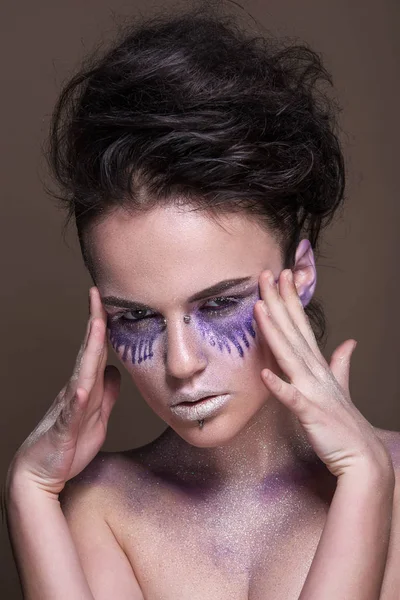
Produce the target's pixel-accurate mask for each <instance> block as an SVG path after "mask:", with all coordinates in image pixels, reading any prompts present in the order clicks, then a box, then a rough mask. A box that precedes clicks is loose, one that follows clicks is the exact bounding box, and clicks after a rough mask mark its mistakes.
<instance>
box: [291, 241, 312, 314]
mask: <svg viewBox="0 0 400 600" xmlns="http://www.w3.org/2000/svg"><path fill="white" fill-rule="evenodd" d="M292 271H293V281H294V284H295V286H296V288H297V292H298V294H299V296H300V300H301V303H302V305H303V306H306V305H307V304H308V303H309V302H310V300H311V298H312V297H313V295H314V291H315V287H316V285H317V270H316V268H315V259H314V252H313V250H312V248H311V244H310V242H309V240H306V239H304V240H301V242H300V244H299V245H298V247H297V250H296V256H295V264H294V267H293V269H292Z"/></svg>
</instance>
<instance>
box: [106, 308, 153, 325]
mask: <svg viewBox="0 0 400 600" xmlns="http://www.w3.org/2000/svg"><path fill="white" fill-rule="evenodd" d="M146 313H150V314H149V315H148V314H146ZM127 315H133V318H131V317H130V316H127ZM153 315H154V313H151V312H150V311H149V310H147V309H146V310H145V309H143V308H137V309H136V310H128V311H126V312H124V313H120V314H117V315H114V316H113V317H112V318H111V320H112V321H114V322H115V321H125V322H127V323H137V322H138V321H144V320H145V319H148V318H150V317H151V316H153Z"/></svg>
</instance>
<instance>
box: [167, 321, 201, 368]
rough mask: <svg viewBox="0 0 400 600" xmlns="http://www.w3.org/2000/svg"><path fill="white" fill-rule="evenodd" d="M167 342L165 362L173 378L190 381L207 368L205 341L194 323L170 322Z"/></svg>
mask: <svg viewBox="0 0 400 600" xmlns="http://www.w3.org/2000/svg"><path fill="white" fill-rule="evenodd" d="M166 340H167V342H166V356H165V362H166V369H167V372H168V374H169V375H170V376H171V377H175V378H177V379H190V378H191V377H193V376H194V375H195V374H196V373H197V372H200V371H202V370H203V369H204V368H205V367H206V365H207V359H206V356H205V353H204V340H203V339H202V337H201V335H200V332H198V331H196V329H195V325H194V324H193V323H184V322H183V319H179V322H178V319H177V320H176V321H175V320H174V321H173V322H169V323H168V326H167V337H166Z"/></svg>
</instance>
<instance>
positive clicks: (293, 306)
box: [279, 269, 327, 364]
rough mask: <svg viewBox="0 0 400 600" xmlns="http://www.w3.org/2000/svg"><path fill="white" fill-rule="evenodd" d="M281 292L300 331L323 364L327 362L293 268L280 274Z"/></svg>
mask: <svg viewBox="0 0 400 600" xmlns="http://www.w3.org/2000/svg"><path fill="white" fill-rule="evenodd" d="M279 294H280V296H281V297H282V298H283V300H284V302H285V305H286V307H287V310H288V312H289V314H290V316H291V317H292V320H293V322H294V323H296V325H297V327H298V329H299V331H300V332H301V334H302V336H303V337H304V339H305V340H306V342H307V343H308V345H309V347H310V348H311V350H312V351H313V352H314V354H315V355H316V357H317V359H318V360H321V361H322V362H323V364H327V363H326V360H325V358H324V357H323V355H322V354H321V351H320V349H319V346H318V343H317V340H316V339H315V335H314V332H313V330H312V327H311V324H310V321H309V319H308V317H307V315H306V313H305V311H304V307H303V304H302V302H301V299H300V296H299V294H298V292H297V288H296V286H295V283H294V280H293V273H292V271H291V269H284V270H283V271H282V272H281V274H280V276H279Z"/></svg>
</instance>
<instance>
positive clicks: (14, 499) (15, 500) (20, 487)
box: [5, 467, 58, 507]
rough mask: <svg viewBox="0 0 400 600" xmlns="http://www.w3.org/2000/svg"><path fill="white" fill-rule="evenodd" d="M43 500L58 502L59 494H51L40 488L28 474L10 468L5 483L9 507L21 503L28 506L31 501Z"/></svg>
mask: <svg viewBox="0 0 400 600" xmlns="http://www.w3.org/2000/svg"><path fill="white" fill-rule="evenodd" d="M42 499H48V500H55V499H56V500H58V494H51V493H50V492H49V491H47V490H44V489H42V488H40V487H39V486H38V485H37V483H35V482H34V481H32V479H31V478H30V477H29V475H28V474H27V473H26V472H24V471H22V470H19V469H16V468H13V467H10V468H9V470H8V472H7V477H6V482H5V502H6V506H7V507H9V506H11V505H19V504H20V503H23V504H24V505H27V504H28V503H29V502H30V501H31V500H34V501H36V500H39V501H42Z"/></svg>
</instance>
